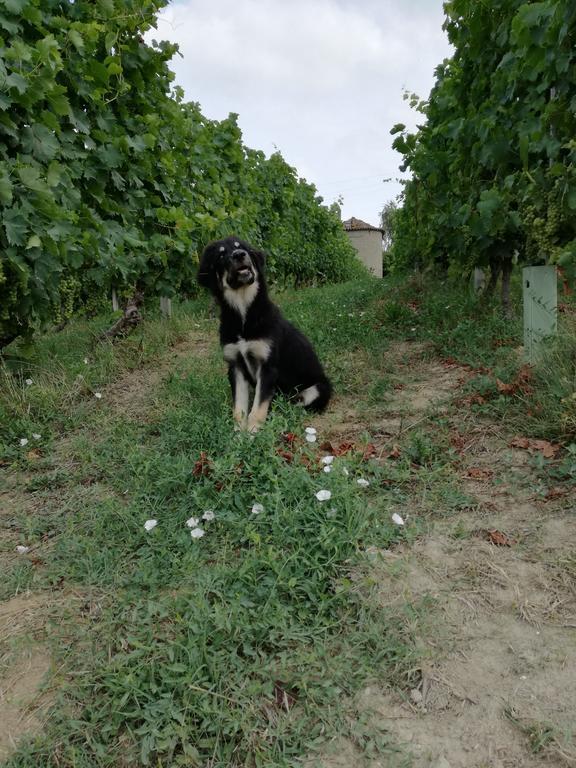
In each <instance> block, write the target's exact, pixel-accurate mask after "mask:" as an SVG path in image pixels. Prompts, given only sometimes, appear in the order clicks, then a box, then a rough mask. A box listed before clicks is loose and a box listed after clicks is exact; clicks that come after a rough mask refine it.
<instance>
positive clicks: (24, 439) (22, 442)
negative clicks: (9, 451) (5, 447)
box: [20, 437, 28, 447]
mask: <svg viewBox="0 0 576 768" xmlns="http://www.w3.org/2000/svg"><path fill="white" fill-rule="evenodd" d="M20 445H21V446H22V447H24V446H25V445H28V438H27V437H21V438H20Z"/></svg>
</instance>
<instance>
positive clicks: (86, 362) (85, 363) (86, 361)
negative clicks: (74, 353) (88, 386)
mask: <svg viewBox="0 0 576 768" xmlns="http://www.w3.org/2000/svg"><path fill="white" fill-rule="evenodd" d="M84 365H88V358H87V357H85V358H84Z"/></svg>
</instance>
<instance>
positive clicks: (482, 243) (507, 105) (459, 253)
mask: <svg viewBox="0 0 576 768" xmlns="http://www.w3.org/2000/svg"><path fill="white" fill-rule="evenodd" d="M444 7H445V11H446V22H445V29H446V31H447V33H448V37H449V39H450V42H451V43H452V45H453V46H454V48H455V52H454V55H453V56H452V58H451V59H448V60H445V61H444V62H443V63H442V64H441V65H440V66H439V67H438V68H437V70H436V84H435V86H434V88H433V89H432V92H431V94H430V99H429V101H428V102H421V101H419V100H418V99H417V98H416V97H410V98H411V100H412V105H413V106H414V107H415V108H416V109H418V110H419V111H420V112H421V113H422V114H423V115H424V116H425V118H426V122H425V124H424V125H423V126H422V127H420V128H419V129H418V131H417V132H416V133H412V134H411V133H408V132H407V131H406V129H405V126H403V125H401V124H399V125H397V126H395V127H394V128H393V130H392V133H393V134H396V139H395V140H394V144H393V145H394V147H395V148H396V149H397V150H398V151H400V152H401V153H402V155H403V157H404V162H403V166H402V168H403V169H410V170H411V171H412V173H413V178H412V180H410V181H408V182H407V184H406V186H405V189H404V194H403V198H404V199H403V207H402V209H401V210H400V211H399V212H398V215H397V218H396V231H395V236H394V247H393V253H392V258H393V261H394V263H395V264H403V265H410V264H413V263H414V262H415V261H416V260H419V261H421V262H423V263H424V265H426V264H428V265H432V264H434V265H442V266H448V267H449V269H450V270H451V272H452V273H456V274H466V273H468V274H469V273H470V272H471V271H472V270H473V268H474V267H482V268H486V267H490V273H491V274H490V280H489V282H488V286H487V290H488V291H490V290H493V288H494V287H495V283H496V280H497V279H498V276H499V275H502V303H503V307H504V309H505V311H508V310H509V294H508V286H509V277H510V272H511V270H512V266H513V263H516V261H519V262H521V263H526V264H534V265H536V264H544V263H552V264H558V265H560V266H561V267H563V268H564V270H565V271H566V272H571V273H572V275H573V274H574V268H575V265H576V163H575V161H576V139H575V137H576V77H575V72H576V4H574V2H572V0H545V1H544V2H522V0H499V1H498V2H494V3H478V2H476V1H475V0H450V2H447V3H445V6H444Z"/></svg>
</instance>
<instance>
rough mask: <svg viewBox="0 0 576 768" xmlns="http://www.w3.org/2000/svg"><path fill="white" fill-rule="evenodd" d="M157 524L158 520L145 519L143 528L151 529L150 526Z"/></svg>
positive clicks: (154, 526)
mask: <svg viewBox="0 0 576 768" xmlns="http://www.w3.org/2000/svg"><path fill="white" fill-rule="evenodd" d="M157 525H158V520H146V522H145V523H144V529H145V530H146V531H151V530H152V528H156V526H157Z"/></svg>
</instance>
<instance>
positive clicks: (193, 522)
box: [186, 517, 200, 528]
mask: <svg viewBox="0 0 576 768" xmlns="http://www.w3.org/2000/svg"><path fill="white" fill-rule="evenodd" d="M199 522H200V520H199V519H198V518H197V517H189V518H188V520H186V525H187V526H188V528H196V526H197V525H198V523H199Z"/></svg>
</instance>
